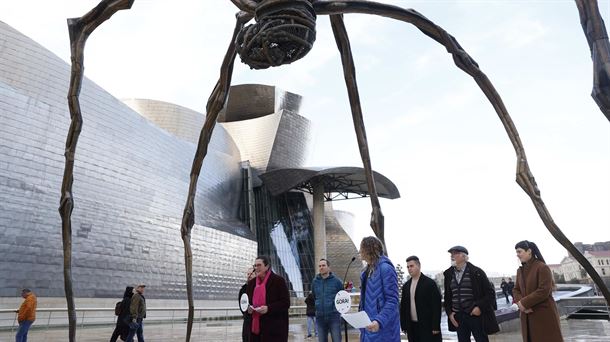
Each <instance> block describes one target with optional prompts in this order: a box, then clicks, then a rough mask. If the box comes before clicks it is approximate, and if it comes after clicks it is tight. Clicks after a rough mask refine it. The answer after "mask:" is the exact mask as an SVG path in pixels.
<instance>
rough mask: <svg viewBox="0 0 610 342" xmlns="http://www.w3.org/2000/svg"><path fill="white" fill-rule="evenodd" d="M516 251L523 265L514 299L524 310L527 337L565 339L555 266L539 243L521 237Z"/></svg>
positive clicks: (527, 341)
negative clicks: (555, 290)
mask: <svg viewBox="0 0 610 342" xmlns="http://www.w3.org/2000/svg"><path fill="white" fill-rule="evenodd" d="M515 251H516V252H517V257H518V258H519V261H521V265H522V266H521V267H519V269H518V270H517V281H516V283H515V288H514V289H513V299H514V301H515V302H516V303H517V305H518V306H519V310H520V311H521V312H520V314H521V315H520V316H521V335H522V337H523V341H524V342H563V336H562V335H561V328H560V325H559V312H558V311H557V306H556V305H555V300H554V299H553V287H554V284H553V274H552V273H551V269H550V268H549V267H548V266H547V265H546V263H545V262H544V258H543V257H542V254H540V250H539V249H538V246H536V244H535V243H533V242H530V241H527V240H524V241H521V242H519V243H517V244H516V245H515Z"/></svg>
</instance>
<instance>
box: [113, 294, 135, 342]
mask: <svg viewBox="0 0 610 342" xmlns="http://www.w3.org/2000/svg"><path fill="white" fill-rule="evenodd" d="M131 296H133V287H132V286H127V287H126V288H125V293H124V294H123V300H122V301H121V306H120V309H119V312H120V313H119V316H118V317H117V319H116V326H115V327H114V331H113V332H112V336H111V337H110V342H116V340H117V339H118V338H119V336H120V337H121V340H123V341H125V340H126V339H127V335H129V321H130V320H131V315H130V313H129V305H130V304H131Z"/></svg>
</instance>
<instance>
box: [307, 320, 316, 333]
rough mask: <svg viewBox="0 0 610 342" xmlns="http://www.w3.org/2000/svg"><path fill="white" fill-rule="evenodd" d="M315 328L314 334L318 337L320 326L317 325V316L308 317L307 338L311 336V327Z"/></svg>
mask: <svg viewBox="0 0 610 342" xmlns="http://www.w3.org/2000/svg"><path fill="white" fill-rule="evenodd" d="M312 326H313V330H314V333H315V334H316V336H318V325H317V324H316V316H307V336H311V327H312Z"/></svg>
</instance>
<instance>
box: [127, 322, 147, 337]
mask: <svg viewBox="0 0 610 342" xmlns="http://www.w3.org/2000/svg"><path fill="white" fill-rule="evenodd" d="M134 335H138V342H144V322H142V320H141V319H138V321H137V323H133V322H132V323H129V335H127V340H125V342H133V337H134Z"/></svg>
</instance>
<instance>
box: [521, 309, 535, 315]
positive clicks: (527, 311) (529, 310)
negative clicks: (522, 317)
mask: <svg viewBox="0 0 610 342" xmlns="http://www.w3.org/2000/svg"><path fill="white" fill-rule="evenodd" d="M523 312H524V313H526V314H529V313H532V312H534V310H532V309H525V311H523Z"/></svg>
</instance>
